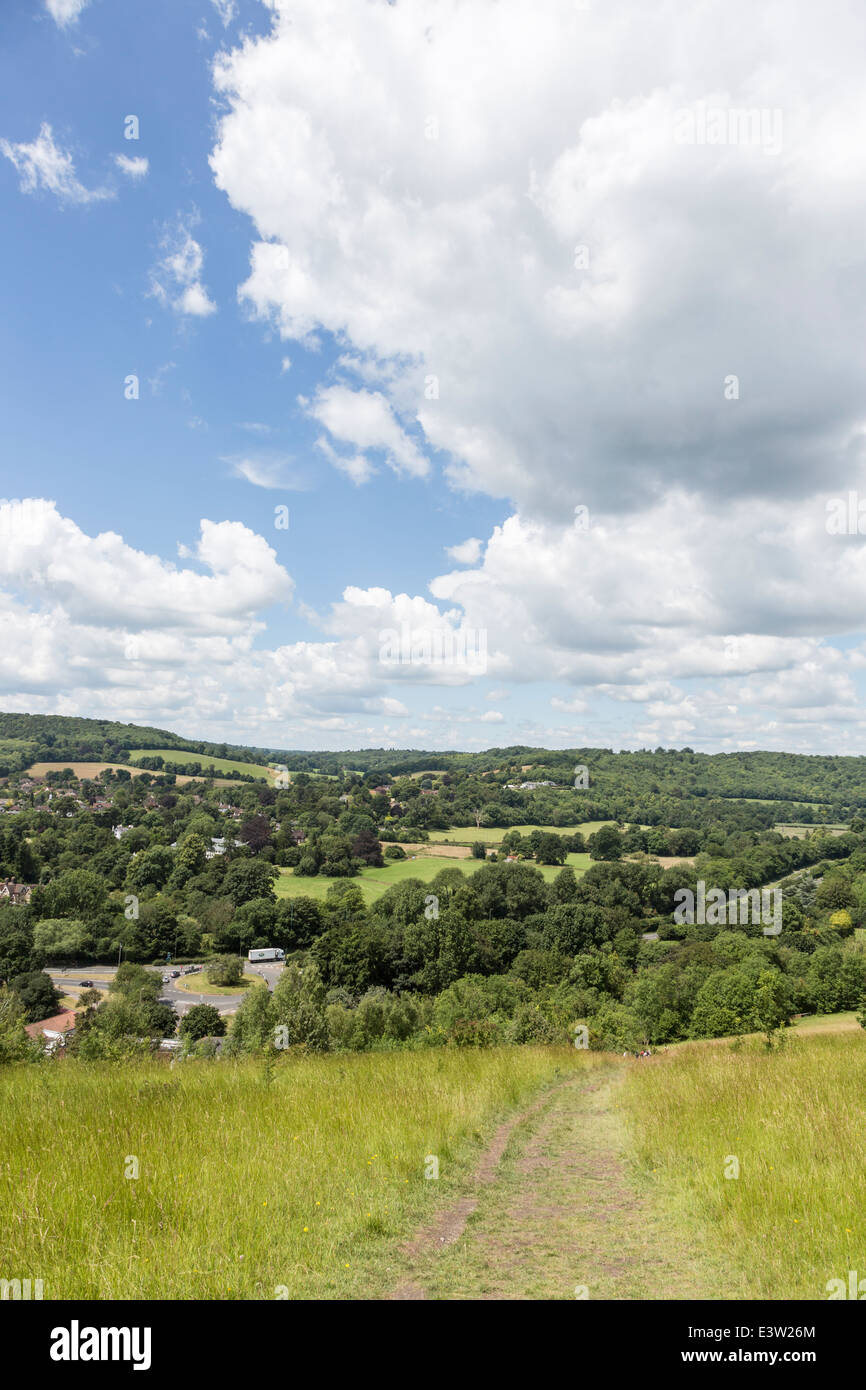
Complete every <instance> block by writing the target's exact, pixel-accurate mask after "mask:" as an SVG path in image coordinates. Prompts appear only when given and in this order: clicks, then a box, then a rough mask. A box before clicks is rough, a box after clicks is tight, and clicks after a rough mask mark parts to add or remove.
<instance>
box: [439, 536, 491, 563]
mask: <svg viewBox="0 0 866 1390" xmlns="http://www.w3.org/2000/svg"><path fill="white" fill-rule="evenodd" d="M482 548H483V547H482V542H481V541H480V540H479V539H478V537H477V536H471V537H470V538H469V540H468V541H461V542H460V544H459V545H452V546H449V547H448V549H447V551H446V554H448V555H450V556H451V559H452V560H456V561H457V563H458V565H475V564H477V563H478V561H479V559H480V558H481V551H482Z"/></svg>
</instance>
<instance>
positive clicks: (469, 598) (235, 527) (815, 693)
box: [0, 0, 866, 752]
mask: <svg viewBox="0 0 866 1390" xmlns="http://www.w3.org/2000/svg"><path fill="white" fill-rule="evenodd" d="M717 8H718V7H715V6H713V7H710V9H709V10H708V11H707V14H706V15H705V16H704V18H703V19H702V20H696V21H695V23H694V26H693V28H692V30H691V31H690V33H689V34H688V36H687V38H686V39H685V40H684V41H683V42H680V41H679V39H678V37H677V34H676V33H675V32H674V30H675V26H672V27H670V29H667V28H666V27H665V26H666V24H667V21H665V22H664V23H661V29H660V33H659V54H660V55H661V56H660V57H659V58H658V61H657V63H656V65H655V67H653V66H652V65H649V66H648V67H647V69H646V71H643V70H642V68H641V64H640V62H638V61H636V60H635V58H634V54H633V53H632V52H631V50H630V48H629V45H628V44H626V43H625V41H624V39H623V35H622V33H621V31H620V30H619V28H618V26H616V25H615V24H613V23H612V21H611V20H610V18H609V17H608V16H606V15H602V14H596V13H595V12H592V11H589V12H587V11H586V10H581V9H580V7H578V11H579V12H575V7H574V6H573V5H569V4H568V3H566V0H552V4H551V9H550V11H549V13H546V14H545V16H544V17H543V18H542V19H536V20H532V19H531V18H530V17H529V16H528V14H527V12H526V11H525V8H522V7H520V6H518V5H516V4H515V3H513V0H506V2H505V3H503V4H501V5H500V6H498V7H494V8H491V5H490V0H474V3H473V4H471V5H469V6H463V7H461V6H456V5H454V4H453V3H451V0H438V3H437V0H419V4H418V5H417V6H415V7H409V8H408V9H407V7H406V6H405V5H401V4H398V5H397V6H389V5H387V4H385V3H384V0H371V3H370V5H369V6H366V7H360V8H359V7H357V6H351V5H349V3H348V0H345V3H341V0H320V3H319V4H318V5H317V4H315V3H313V0H296V3H289V0H271V3H269V4H264V3H260V0H235V3H230V0H222V2H221V3H219V4H217V3H214V0H197V3H189V2H188V0H149V3H148V5H147V6H146V7H144V6H142V5H141V4H140V3H137V0H7V3H6V4H5V5H4V7H3V13H2V17H0V51H2V53H3V55H4V56H3V59H2V63H3V67H2V77H3V80H2V82H0V141H2V144H0V151H2V154H3V156H5V157H3V158H0V197H2V199H3V207H4V218H3V222H2V225H0V245H2V252H3V265H4V271H5V274H4V280H5V284H4V310H5V312H4V315H3V320H2V324H0V343H2V361H0V367H2V371H0V392H2V414H3V424H4V432H3V445H4V447H3V455H2V465H0V466H2V478H0V494H2V497H3V498H4V499H7V507H6V511H7V515H6V518H5V528H6V529H5V530H4V532H3V536H4V542H5V551H4V558H3V562H2V568H0V579H2V581H3V593H4V595H5V601H6V602H7V603H8V611H7V614H6V622H7V624H8V627H7V630H8V631H9V632H11V633H14V634H15V643H16V648H15V662H14V668H10V669H8V670H5V669H4V670H0V682H2V691H0V703H2V705H3V707H4V708H12V709H32V710H49V709H54V710H59V711H61V712H67V713H80V714H92V715H101V714H109V715H111V716H112V717H117V718H128V719H132V720H135V721H137V722H152V723H158V724H163V725H165V726H166V727H170V728H177V729H178V730H179V731H181V732H184V733H187V734H190V735H195V734H200V735H202V736H208V735H210V736H214V737H219V738H226V739H234V740H235V741H238V742H241V741H247V740H249V741H255V742H260V743H265V742H268V743H273V744H274V745H275V746H290V747H323V746H327V747H344V746H345V747H353V746H354V747H358V746H371V745H372V746H377V745H379V744H383V743H384V744H392V745H399V746H416V747H417V746H426V747H454V746H457V747H461V746H463V747H484V746H489V745H491V744H508V743H513V742H528V743H543V742H546V743H549V744H553V745H556V746H566V745H569V744H573V745H581V744H586V743H600V744H603V745H605V746H611V745H612V746H656V745H657V744H663V745H674V744H679V745H681V744H683V743H687V744H689V745H690V746H694V747H707V748H738V747H761V746H770V747H795V748H798V749H804V750H808V749H815V751H818V750H819V749H828V748H829V749H836V748H838V749H839V750H840V751H841V750H843V749H844V750H845V751H858V752H859V751H862V742H863V735H864V732H866V728H864V725H863V721H862V717H861V712H860V695H861V687H862V676H861V670H862V669H863V666H864V661H866V658H864V655H863V649H862V617H861V614H862V598H863V587H864V584H863V579H864V569H863V563H862V560H861V556H862V553H863V552H862V548H861V543H860V539H859V537H838V536H833V537H828V534H827V528H826V526H825V524H824V515H825V510H826V506H827V504H828V500H829V499H831V498H832V497H833V496H835V495H837V494H840V493H841V494H844V493H845V492H846V491H847V490H848V489H849V488H855V487H857V485H858V482H859V481H860V478H859V474H860V468H861V463H860V458H861V446H860V440H861V436H862V425H861V423H860V418H859V386H858V382H859V381H860V380H862V373H861V370H860V369H861V366H862V365H863V364H861V363H860V361H859V358H860V356H861V355H862V351H863V349H862V347H861V346H860V345H859V341H858V339H859V328H858V327H857V323H858V321H857V320H856V316H855V315H854V314H853V313H852V314H850V316H849V315H843V316H842V319H841V321H840V320H837V319H834V318H833V311H834V302H835V300H834V296H838V289H837V281H836V280H835V279H834V272H832V271H831V268H830V267H828V268H827V270H826V272H825V273H826V277H827V281H826V286H825V287H824V290H825V292H824V294H823V295H822V293H821V292H820V289H821V287H820V286H819V289H818V291H814V290H813V291H811V292H810V295H809V296H807V298H808V299H809V303H808V304H806V305H803V304H802V303H801V301H802V299H803V296H802V293H801V287H802V285H803V284H804V282H805V277H806V276H807V275H810V276H811V277H812V281H810V283H812V282H813V281H814V271H815V268H814V266H812V265H811V264H809V263H808V254H809V250H808V248H809V247H810V246H812V245H814V244H815V241H814V239H815V238H817V237H818V236H821V235H823V236H824V237H825V239H826V237H827V235H828V232H827V228H826V227H825V226H824V225H823V223H822V221H821V216H820V214H819V213H818V212H817V211H815V209H817V208H818V207H819V206H820V204H821V200H822V199H823V202H824V206H826V205H827V203H828V199H829V202H830V204H831V205H832V207H833V209H834V211H835V212H836V213H837V214H838V213H839V212H844V211H845V210H846V208H848V209H850V211H851V212H852V214H853V212H854V211H855V210H856V205H857V202H858V200H859V197H860V194H859V193H858V191H857V189H858V187H859V185H858V181H857V178H856V177H855V175H856V173H857V169H858V161H859V160H860V159H861V158H862V156H861V155H860V154H859V153H858V152H857V151H856V150H855V149H854V148H853V147H845V148H844V149H843V150H842V151H841V152H840V151H839V146H838V141H837V142H836V144H835V146H834V148H835V149H836V152H837V153H836V159H835V164H833V167H830V168H829V169H828V167H827V161H826V160H824V161H822V159H821V157H820V156H821V141H820V139H819V138H818V136H819V135H820V134H821V132H828V133H829V132H832V131H833V130H834V129H835V128H836V126H838V125H839V123H842V126H843V127H844V128H847V127H846V126H845V123H846V122H848V124H850V117H851V110H852V108H853V105H854V104H856V102H857V101H858V100H859V97H858V95H857V93H858V88H857V79H856V74H855V73H854V72H853V71H852V72H851V74H850V79H849V78H848V77H846V76H845V72H844V71H843V74H842V76H840V79H839V84H838V87H837V90H836V91H835V93H834V94H833V95H832V96H830V95H826V94H825V93H826V89H825V88H821V84H820V82H818V80H817V78H816V79H815V85H816V90H819V89H820V90H821V91H822V97H821V100H820V101H812V99H811V97H810V91H809V86H808V82H804V76H808V74H809V72H810V71H812V72H818V71H820V68H821V64H822V63H825V64H826V65H827V66H828V69H829V68H831V67H832V66H833V65H834V64H836V65H838V64H839V63H842V65H843V69H845V63H844V50H845V48H846V47H847V46H849V45H850V44H852V43H853V42H854V40H855V39H856V37H857V36H858V35H859V33H860V28H861V21H860V20H859V18H858V15H857V11H856V8H855V7H853V6H839V7H838V13H837V15H836V21H837V22H836V32H835V35H834V39H833V42H832V43H828V41H827V40H826V38H823V39H822V40H821V42H820V43H819V44H818V52H817V55H816V54H815V52H814V46H815V42H817V40H816V39H815V36H814V35H812V34H810V33H804V34H802V35H800V38H799V39H798V40H797V41H796V42H795V41H794V40H793V39H792V38H791V36H790V35H789V34H788V32H787V29H786V27H785V25H784V23H783V15H782V13H781V11H779V13H778V14H777V13H776V12H775V11H774V13H773V15H772V16H771V17H770V19H769V20H768V24H767V27H766V32H765V33H764V34H763V35H762V36H761V37H760V38H759V39H758V38H756V37H755V36H754V35H741V36H740V37H737V36H735V35H730V36H729V40H726V43H725V44H722V45H721V46H720V47H719V48H718V51H715V50H714V49H713V44H712V42H711V36H712V35H713V33H714V32H715V28H714V24H715V20H718V17H719V14H720V13H721V11H719V12H718V14H716V13H715V12H716V9H717ZM362 11H363V12H362ZM224 21H225V22H224ZM644 22H645V19H644V17H643V15H642V13H639V11H638V9H635V24H636V25H638V27H639V26H640V25H641V24H642V23H644ZM660 22H661V21H660ZM729 27H730V26H729ZM807 28H808V26H807ZM810 41H813V42H812V43H811V48H812V55H813V56H812V69H811V70H810V69H809V66H808V63H809V56H808V55H809V51H810ZM530 48H531V50H532V52H533V54H534V64H533V66H532V71H531V72H530V71H529V70H528V69H527V68H526V67H525V66H524V65H523V64H522V60H521V54H522V52H523V51H524V50H526V51H528V50H529V49H530ZM481 51H483V52H484V54H485V62H484V63H483V64H482V65H481V66H480V67H479V65H478V61H477V55H478V53H479V52H481ZM774 64H775V66H774ZM470 73H471V75H472V80H471V81H468V76H467V75H468V74H470ZM774 74H775V75H774ZM774 83H775V84H776V85H775V86H774ZM761 84H764V87H765V88H766V90H763V91H761V90H759V89H760V88H761ZM718 92H723V93H725V94H726V96H725V98H724V99H725V100H726V101H727V102H728V103H729V104H730V105H735V104H737V103H738V102H739V101H746V100H748V102H749V103H750V104H753V105H754V104H755V103H757V104H758V105H759V106H760V107H761V108H762V109H764V108H765V107H766V109H772V110H776V109H784V112H785V132H786V142H785V146H784V149H782V150H773V151H767V150H759V149H732V148H730V147H729V146H728V147H725V146H722V147H721V148H716V149H711V148H706V147H705V148H701V149H699V150H698V149H687V150H683V149H682V148H679V147H678V146H677V143H676V140H674V139H671V138H670V137H669V133H668V129H669V127H670V126H671V123H672V121H673V120H674V118H675V117H676V115H677V111H678V110H680V111H681V109H682V107H683V105H684V103H685V104H687V103H688V102H689V101H697V100H700V101H703V102H704V103H705V104H706V101H707V99H708V97H707V94H712V93H718ZM545 93H547V95H548V97H549V98H550V100H549V102H548V103H546V104H545V103H542V102H541V101H540V98H541V96H542V95H543V94H545ZM759 98H760V99H759ZM719 100H721V98H719ZM543 107H544V109H542V108H543ZM806 111H808V121H807V120H805V119H804V112H806ZM623 113H625V114H623ZM129 116H135V117H136V118H137V120H138V125H139V130H138V136H139V138H138V139H127V138H125V130H126V129H128V123H127V118H128V117H129ZM834 123H835V125H834ZM756 128H757V127H756ZM816 131H817V132H818V134H817V135H816ZM827 138H829V134H828V136H827ZM118 157H120V158H121V159H124V160H126V161H129V160H135V161H139V163H138V165H137V166H136V167H134V168H127V169H126V170H125V169H123V168H122V167H120V165H119V164H118V162H117V159H118ZM142 161H146V167H145V165H144V164H143V163H142ZM773 161H775V162H773ZM780 189H782V190H784V192H783V193H780ZM660 190H663V194H662V197H661V201H660V200H659V197H660ZM791 201H793V202H794V203H796V204H798V205H802V206H803V207H809V208H811V209H812V213H811V214H810V215H811V216H812V221H811V222H808V221H807V222H806V223H805V225H803V226H801V235H800V236H799V244H798V238H797V237H795V236H794V234H793V228H792V229H791V230H790V231H789V230H788V229H787V225H786V221H785V216H786V210H787V208H788V207H789V206H790V203H791ZM660 209H661V210H660ZM726 219H727V220H726ZM838 220H839V221H840V222H843V223H844V220H845V219H844V217H841V218H839V219H838ZM720 227H721V228H722V229H724V231H725V232H726V233H727V235H728V246H729V247H731V246H733V247H734V249H735V252H736V267H737V271H736V276H735V278H734V280H733V281H732V282H731V283H719V281H720V279H721V280H722V281H724V278H725V277H724V276H723V275H722V276H720V274H719V270H718V267H719V264H720V260H719V255H720V250H721V249H722V248H724V246H725V239H724V234H722V236H721V242H720ZM832 236H833V238H839V237H840V232H839V228H838V226H836V225H835V224H834V230H833V233H832ZM578 243H580V244H581V245H584V243H586V245H587V246H588V247H589V250H588V251H587V253H586V256H585V257H584V261H580V258H579V257H578V256H577V254H576V247H577V244H578ZM803 243H805V247H806V250H805V251H804V249H803ZM280 248H282V250H280ZM278 252H279V253H280V254H282V255H285V257H286V258H287V259H286V260H285V262H275V261H274V260H273V256H274V255H276V254H277V253H278ZM840 256H843V257H845V258H846V259H845V264H846V266H847V271H846V275H847V281H846V290H845V294H846V297H847V299H848V300H849V302H850V304H851V305H856V304H857V303H859V299H860V297H861V289H860V284H861V280H860V276H859V268H860V266H859V263H860V260H861V259H862V253H861V252H860V251H859V250H858V249H856V248H852V247H851V246H850V245H848V244H847V242H845V241H844V240H843V241H841V242H840V244H839V245H838V246H837V245H836V244H835V240H834V242H833V244H831V245H828V246H827V257H826V259H827V260H828V261H830V260H833V259H834V257H835V258H836V262H837V263H838V259H839V257H840ZM804 257H805V258H806V259H805V260H804ZM722 263H723V261H722ZM587 264H588V267H589V268H588V269H587V268H586V266H587ZM576 267H577V269H576ZM798 294H799V295H800V298H799V300H797V299H795V295H798ZM795 304H796V305H799V306H800V307H796V308H795V307H792V306H793V305H795ZM816 314H826V315H827V318H826V323H825V325H824V329H823V332H822V333H821V334H820V341H821V342H822V352H821V354H820V360H818V361H816V357H815V341H816V337H815V332H816ZM735 371H736V372H737V373H738V376H737V380H738V381H739V380H742V382H743V390H742V392H741V393H739V392H738V395H737V397H736V402H735V403H733V404H732V403H730V402H729V400H728V397H727V396H726V395H725V394H724V392H723V386H722V383H723V380H727V373H728V372H735ZM431 373H432V374H435V376H436V379H437V382H438V383H439V390H440V391H441V396H439V395H437V396H435V397H433V398H432V399H431V398H429V397H426V396H425V393H424V390H423V383H424V382H425V381H428V380H429V379H430V374H431ZM130 374H134V375H135V376H136V377H137V378H138V381H139V396H138V399H134V400H129V399H126V398H125V395H124V383H125V381H126V379H127V378H128V377H129V376H130ZM794 418H796V429H794V427H793V426H792V420H793V419H794ZM263 481H264V482H267V483H269V484H270V485H268V486H263V485H261V484H262V482H263ZM25 498H31V499H44V501H45V502H46V503H49V502H50V503H53V504H54V507H53V508H52V509H51V510H50V511H48V510H34V509H33V508H32V507H31V509H30V510H29V511H26V512H25V511H22V510H21V509H20V508H19V509H18V510H17V511H16V510H15V509H14V507H12V508H11V509H10V505H9V504H12V503H13V502H14V500H15V499H25ZM281 505H287V506H288V508H289V513H290V524H289V528H288V530H283V529H279V528H278V527H276V526H275V524H274V518H275V508H276V507H278V506H281ZM576 507H577V508H579V507H586V508H588V516H589V519H590V520H589V524H588V525H586V526H584V525H583V524H581V522H580V521H579V520H578V517H577V513H576V511H575V508H576ZM0 510H2V509H0ZM0 520H2V518H0ZM203 520H205V521H207V522H208V523H212V524H213V525H214V526H215V527H216V528H217V529H216V530H214V531H211V532H209V536H210V540H209V541H208V542H207V543H206V544H205V546H204V548H201V542H200V527H201V524H202V521H203ZM107 533H108V534H110V535H111V536H114V537H116V538H122V540H119V539H118V540H115V541H108V542H106V541H105V540H104V539H102V540H101V539H100V538H101V537H105V536H106V534H107ZM470 541H472V542H474V543H470V544H469V545H466V544H465V543H467V542H470ZM461 546H464V549H463V550H458V552H457V554H456V555H449V554H448V551H449V549H450V548H453V547H461ZM197 547H198V548H197ZM271 552H272V553H271ZM109 596H110V597H109ZM145 599H146V602H145ZM124 603H125V604H126V606H125V607H124ZM145 607H146V609H147V612H146V613H145V612H144V609H145ZM403 625H408V626H409V628H411V631H412V632H413V634H415V636H416V637H417V635H418V634H419V633H421V634H424V633H427V632H428V631H432V630H435V631H441V632H442V633H445V634H450V635H453V634H454V633H455V632H456V633H457V634H458V635H459V634H460V633H461V631H463V632H465V631H466V629H468V630H469V631H470V632H478V631H483V633H484V636H485V641H486V647H487V652H488V664H487V669H486V670H485V671H483V672H479V671H478V670H477V669H472V670H468V669H465V668H464V667H462V666H461V664H460V662H459V661H456V662H451V663H450V664H449V663H447V662H446V663H445V666H444V668H443V667H442V666H438V667H436V666H431V665H430V664H429V662H425V660H424V658H423V655H422V656H421V657H417V654H416V658H415V659H413V661H412V662H410V663H408V664H407V665H406V666H405V667H404V668H403V669H401V670H399V671H397V672H396V673H395V672H393V671H392V670H390V669H388V668H386V667H383V665H382V662H381V660H380V659H379V654H380V648H381V634H382V632H383V631H386V630H391V629H392V628H393V627H395V626H398V627H399V626H403ZM131 644H132V645H131ZM422 652H423V642H422Z"/></svg>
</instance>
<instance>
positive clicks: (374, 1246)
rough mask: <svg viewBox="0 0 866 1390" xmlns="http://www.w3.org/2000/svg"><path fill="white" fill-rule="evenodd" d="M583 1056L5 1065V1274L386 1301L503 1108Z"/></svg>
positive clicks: (140, 1288)
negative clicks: (431, 1168) (416, 1240)
mask: <svg viewBox="0 0 866 1390" xmlns="http://www.w3.org/2000/svg"><path fill="white" fill-rule="evenodd" d="M584 1057H585V1054H578V1053H577V1052H576V1051H575V1050H574V1049H573V1048H562V1049H557V1048H530V1047H514V1048H497V1049H493V1050H491V1051H481V1050H478V1051H475V1050H471V1051H469V1050H460V1051H457V1050H450V1049H449V1050H446V1049H441V1050H439V1049H437V1050H429V1051H424V1052H399V1053H373V1054H369V1053H368V1054H360V1055H351V1056H332V1057H310V1058H306V1059H293V1058H290V1057H284V1058H280V1059H279V1060H278V1061H277V1062H276V1063H271V1064H268V1063H265V1062H263V1061H244V1062H237V1063H234V1062H230V1061H226V1060H224V1061H220V1062H218V1063H216V1062H197V1061H189V1062H178V1063H176V1064H175V1065H174V1066H173V1067H171V1068H170V1067H169V1066H168V1065H161V1064H159V1063H154V1062H150V1063H136V1064H128V1065H113V1064H110V1063H105V1064H102V1063H90V1064H84V1063H78V1062H75V1061H74V1060H67V1061H64V1062H61V1063H59V1064H52V1063H50V1062H46V1063H45V1064H44V1065H36V1066H32V1065H21V1066H6V1067H3V1068H0V1114H2V1116H3V1125H2V1133H0V1229H2V1231H3V1242H2V1244H3V1269H2V1270H0V1275H2V1277H4V1278H10V1279H11V1278H26V1277H30V1278H34V1279H42V1280H44V1284H45V1298H46V1299H65V1298H69V1299H130V1298H144V1299H247V1298H265V1299H271V1298H276V1297H281V1296H282V1297H289V1298H293V1299H295V1298H334V1299H346V1298H367V1297H376V1296H378V1295H379V1294H381V1293H384V1292H386V1291H387V1289H388V1287H389V1286H390V1284H391V1282H392V1280H393V1277H394V1276H393V1272H392V1266H393V1252H394V1249H395V1246H396V1244H397V1243H398V1242H399V1241H400V1240H401V1239H403V1238H405V1237H407V1236H408V1235H409V1234H411V1233H412V1232H413V1231H414V1230H415V1228H416V1227H417V1225H418V1223H419V1222H420V1221H422V1220H424V1219H426V1218H427V1217H428V1215H429V1213H430V1212H431V1211H432V1210H435V1209H436V1208H437V1207H438V1206H439V1205H441V1204H444V1203H446V1202H447V1201H448V1200H449V1199H450V1197H451V1196H452V1195H453V1193H454V1192H455V1191H456V1190H458V1189H459V1186H460V1184H461V1182H462V1181H463V1180H464V1179H465V1177H466V1175H467V1173H468V1172H469V1171H471V1168H472V1165H473V1163H474V1162H475V1161H476V1159H477V1156H478V1154H479V1152H480V1151H481V1149H482V1148H483V1145H484V1143H485V1142H486V1141H487V1139H488V1138H489V1135H490V1133H491V1132H492V1129H493V1127H494V1125H495V1123H496V1122H497V1121H499V1120H501V1119H502V1118H503V1117H504V1116H506V1115H507V1114H508V1112H509V1111H513V1109H514V1108H515V1107H517V1106H519V1105H522V1104H524V1103H529V1101H530V1100H531V1098H532V1097H533V1096H534V1095H536V1094H537V1093H538V1092H539V1090H540V1089H541V1088H543V1087H544V1086H545V1085H546V1084H547V1083H549V1082H550V1081H552V1080H553V1079H554V1078H555V1077H557V1076H563V1075H568V1074H569V1071H570V1070H571V1069H573V1068H575V1067H580V1066H581V1065H583V1059H584ZM431 1154H432V1155H435V1156H436V1157H437V1158H438V1160H439V1171H440V1177H439V1179H438V1181H429V1180H427V1179H426V1178H425V1161H426V1158H427V1155H431ZM136 1171H137V1173H138V1176H137V1177H133V1176H126V1174H127V1173H129V1174H132V1173H134V1172H136Z"/></svg>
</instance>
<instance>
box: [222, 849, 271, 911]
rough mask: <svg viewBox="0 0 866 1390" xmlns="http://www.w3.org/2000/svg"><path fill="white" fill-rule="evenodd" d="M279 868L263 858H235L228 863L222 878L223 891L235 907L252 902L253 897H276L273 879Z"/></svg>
mask: <svg viewBox="0 0 866 1390" xmlns="http://www.w3.org/2000/svg"><path fill="white" fill-rule="evenodd" d="M278 872H279V870H278V869H275V868H274V866H273V864H269V863H267V861H266V860H263V859H235V860H234V861H233V862H232V863H231V864H229V866H228V869H227V870H226V876H225V878H224V879H223V892H224V893H225V894H226V895H227V897H229V898H231V900H232V902H233V903H234V905H235V907H242V906H243V904H244V903H248V902H252V900H253V899H254V898H270V899H271V900H272V901H273V900H275V898H276V893H275V892H274V879H275V878H276V876H277V874H278Z"/></svg>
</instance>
